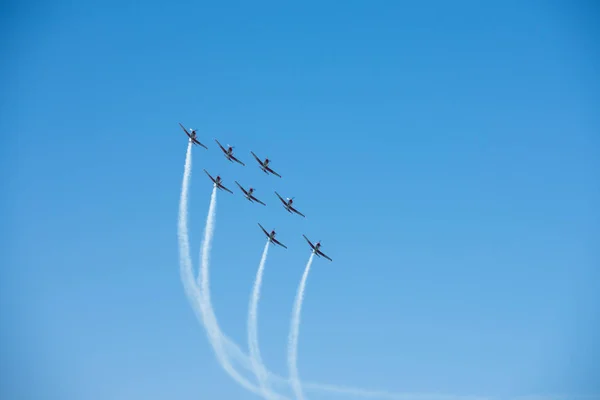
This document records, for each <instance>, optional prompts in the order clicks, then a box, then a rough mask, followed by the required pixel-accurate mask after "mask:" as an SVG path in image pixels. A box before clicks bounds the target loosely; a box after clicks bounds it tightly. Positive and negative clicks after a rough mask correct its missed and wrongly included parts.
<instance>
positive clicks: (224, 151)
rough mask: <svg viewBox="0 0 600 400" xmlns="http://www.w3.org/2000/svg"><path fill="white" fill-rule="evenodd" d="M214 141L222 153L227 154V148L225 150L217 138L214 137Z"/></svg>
mask: <svg viewBox="0 0 600 400" xmlns="http://www.w3.org/2000/svg"><path fill="white" fill-rule="evenodd" d="M215 142H217V144H218V145H219V147H220V148H221V150H223V153H225V154H227V150H225V147H223V146H222V145H221V143H219V141H218V140H217V139H215Z"/></svg>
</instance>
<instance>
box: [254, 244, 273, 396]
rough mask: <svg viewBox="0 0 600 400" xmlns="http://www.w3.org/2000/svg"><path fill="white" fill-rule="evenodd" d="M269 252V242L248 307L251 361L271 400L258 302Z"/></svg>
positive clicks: (264, 391) (266, 394)
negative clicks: (260, 339)
mask: <svg viewBox="0 0 600 400" xmlns="http://www.w3.org/2000/svg"><path fill="white" fill-rule="evenodd" d="M268 252H269V240H268V239H267V243H266V244H265V249H264V250H263V253H262V257H261V258H260V263H259V264H258V270H257V271H256V279H255V280H254V288H253V290H252V297H250V304H249V306H248V349H249V350H250V361H251V363H252V369H253V370H254V374H255V375H256V379H257V380H258V383H259V384H260V386H261V388H262V389H263V394H264V395H265V398H270V395H269V393H270V391H271V390H270V389H269V383H268V379H269V377H268V375H267V372H266V370H265V366H264V364H263V362H262V358H261V356H260V347H259V345H258V327H257V320H258V301H259V300H260V288H261V285H262V277H263V272H264V270H265V263H266V262H267V254H268Z"/></svg>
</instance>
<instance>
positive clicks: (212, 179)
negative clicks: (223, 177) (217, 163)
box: [204, 170, 217, 183]
mask: <svg viewBox="0 0 600 400" xmlns="http://www.w3.org/2000/svg"><path fill="white" fill-rule="evenodd" d="M204 172H205V173H206V175H208V177H209V178H210V180H211V181H213V182H214V183H217V182H216V181H215V178H213V177H212V176H210V174H209V173H208V171H207V170H204Z"/></svg>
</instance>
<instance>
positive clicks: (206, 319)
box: [178, 143, 287, 400]
mask: <svg viewBox="0 0 600 400" xmlns="http://www.w3.org/2000/svg"><path fill="white" fill-rule="evenodd" d="M191 173H192V152H191V143H190V144H188V149H187V152H186V157H185V167H184V173H183V183H182V185H181V197H180V200H179V223H178V239H179V262H180V275H181V280H182V282H183V286H184V289H185V293H186V295H187V296H188V299H189V301H190V303H192V307H193V309H194V313H195V314H196V317H197V318H198V319H199V321H200V322H201V323H202V324H203V325H204V328H205V329H206V333H207V335H208V339H209V341H210V343H211V345H212V347H213V350H214V352H215V355H216V357H217V361H218V362H219V364H220V365H221V367H222V368H223V369H224V370H225V371H226V372H227V373H228V374H229V375H230V376H231V377H232V378H233V379H234V380H235V381H236V382H237V383H238V384H240V385H241V386H242V387H244V388H245V389H247V390H249V391H250V392H252V393H255V394H258V395H261V393H262V391H261V390H260V388H258V387H257V386H256V385H253V384H252V383H251V382H250V381H248V380H247V379H245V378H244V377H243V376H242V375H240V374H239V373H238V371H237V370H236V369H235V368H233V366H232V365H231V362H230V360H229V357H228V355H227V351H226V349H225V346H224V344H223V341H222V338H223V333H222V332H221V330H220V328H219V325H218V323H217V319H216V316H215V314H214V311H213V308H212V305H211V303H210V291H209V290H210V289H209V286H208V260H209V258H208V252H209V251H210V245H211V241H212V236H213V232H214V219H215V211H216V202H217V200H216V196H217V194H216V190H217V188H216V187H215V188H214V189H213V192H212V195H211V199H210V206H209V211H208V217H207V220H206V228H205V234H204V240H203V243H202V268H201V270H200V278H201V280H200V286H201V289H202V290H199V289H198V286H196V284H195V280H194V274H193V271H192V259H191V256H190V244H189V236H188V228H187V214H188V210H187V208H188V207H187V204H188V190H189V181H190V177H191ZM274 396H275V398H278V399H280V400H287V399H286V398H285V397H282V396H278V395H274Z"/></svg>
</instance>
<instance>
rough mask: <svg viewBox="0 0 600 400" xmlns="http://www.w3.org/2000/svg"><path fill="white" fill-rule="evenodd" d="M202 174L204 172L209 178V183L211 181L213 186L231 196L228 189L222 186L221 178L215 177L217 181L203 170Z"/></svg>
mask: <svg viewBox="0 0 600 400" xmlns="http://www.w3.org/2000/svg"><path fill="white" fill-rule="evenodd" d="M204 172H206V175H208V177H209V178H210V180H211V181H213V182H214V183H215V186H216V187H218V188H219V189H223V190H226V191H228V192H229V193H231V194H233V192H232V191H231V190H229V189H227V188H226V187H225V186H223V181H222V180H221V177H220V176H219V175H217V179H215V178H213V177H212V176H210V174H209V173H208V171H207V170H204Z"/></svg>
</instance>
